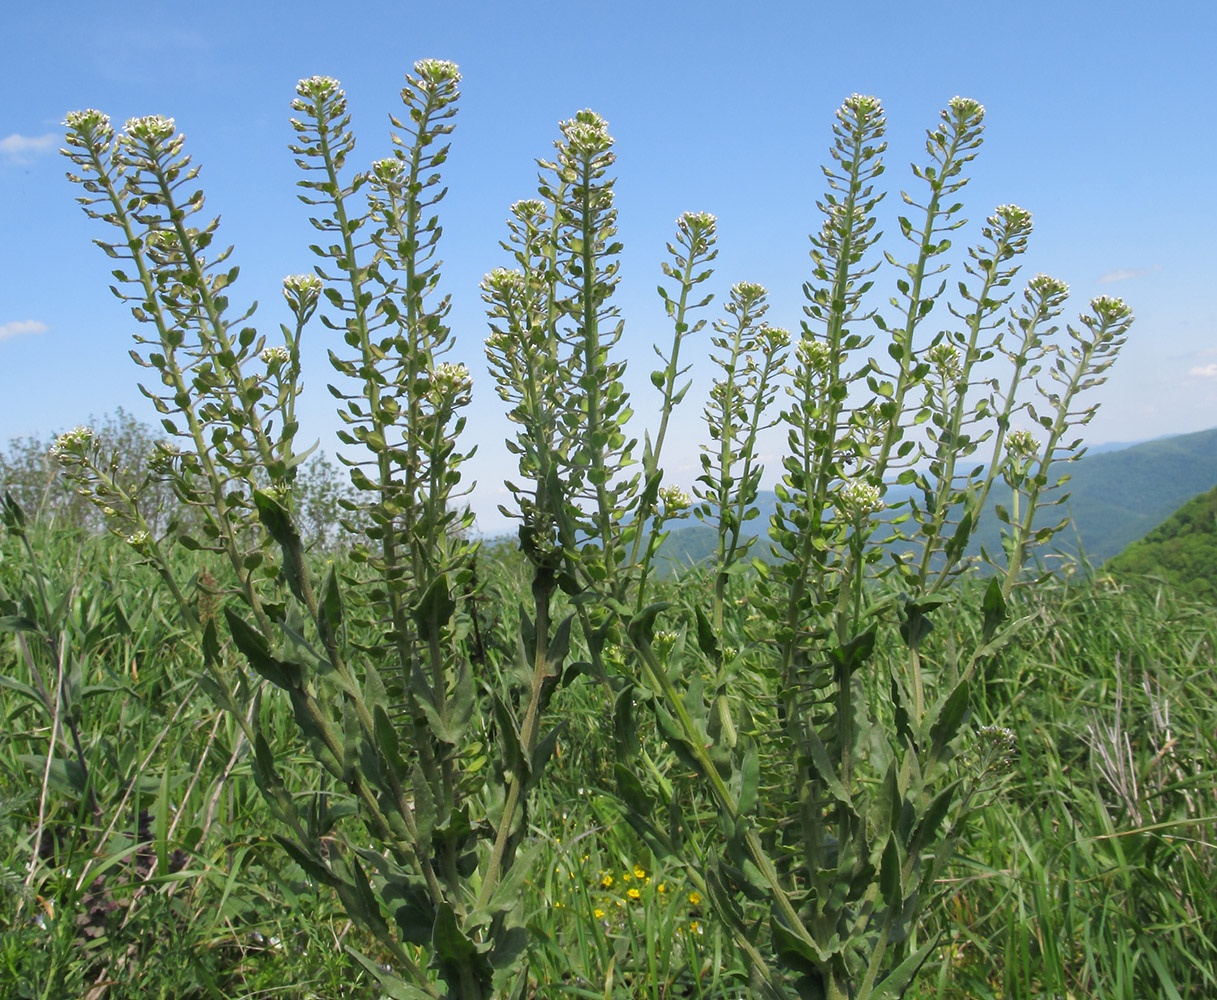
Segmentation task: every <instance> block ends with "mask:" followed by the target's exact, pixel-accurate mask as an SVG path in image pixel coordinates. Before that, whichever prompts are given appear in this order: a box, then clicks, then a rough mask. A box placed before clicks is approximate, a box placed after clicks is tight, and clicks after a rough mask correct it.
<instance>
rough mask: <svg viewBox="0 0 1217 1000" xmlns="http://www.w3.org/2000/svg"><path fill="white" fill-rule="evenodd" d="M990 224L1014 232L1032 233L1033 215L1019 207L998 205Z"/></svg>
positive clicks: (990, 218)
mask: <svg viewBox="0 0 1217 1000" xmlns="http://www.w3.org/2000/svg"><path fill="white" fill-rule="evenodd" d="M989 224H990V225H993V226H1004V227H1005V228H1006V229H1008V230H1011V231H1013V232H1019V233H1029V232H1031V213H1030V212H1028V211H1027V210H1026V209H1025V208H1019V207H1018V206H1017V205H998V206H997V208H995V209H994V210H993V214H992V215H991V216H990V217H989Z"/></svg>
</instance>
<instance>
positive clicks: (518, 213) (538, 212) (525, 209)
mask: <svg viewBox="0 0 1217 1000" xmlns="http://www.w3.org/2000/svg"><path fill="white" fill-rule="evenodd" d="M511 214H512V215H514V216H515V217H516V218H517V219H522V220H523V221H525V222H536V221H538V220H540V219H543V218H545V203H544V202H543V201H541V200H540V199H539V198H521V199H520V200H519V201H515V202H512V204H511Z"/></svg>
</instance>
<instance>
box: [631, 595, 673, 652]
mask: <svg viewBox="0 0 1217 1000" xmlns="http://www.w3.org/2000/svg"><path fill="white" fill-rule="evenodd" d="M671 606H672V605H671V602H669V601H657V602H656V603H654V604H650V605H648V606H647V607H645V608H643V609H642V610H641V611H640V612H638V614H636V615H635V616H634V618H633V619H632V620H631V621H630V624H629V633H630V639H631V640H632V641H633V642H635V643H637V644H638V645H640V646H641V645H646V646H649V645H650V644H651V639H652V637H653V636H654V634H655V619H656V618H657V617H658V616H659V614H660V613H661V612H664V611H667V610H668V608H670V607H671Z"/></svg>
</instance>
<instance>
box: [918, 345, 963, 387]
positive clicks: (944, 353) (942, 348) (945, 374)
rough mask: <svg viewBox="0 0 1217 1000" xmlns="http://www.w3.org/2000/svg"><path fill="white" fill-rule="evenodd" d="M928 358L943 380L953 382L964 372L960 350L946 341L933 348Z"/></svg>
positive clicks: (927, 355)
mask: <svg viewBox="0 0 1217 1000" xmlns="http://www.w3.org/2000/svg"><path fill="white" fill-rule="evenodd" d="M926 357H927V358H928V359H929V362H930V364H932V365H933V366H934V369H935V371H937V372H938V374H939V375H940V376H941V377H942V378H945V379H949V380H953V379H955V378H958V377H959V373H960V372H961V371H962V368H961V367H960V364H959V349H958V348H957V347H955V345H954V344H948V343H947V342H946V341H945V340H944V341H942V342H941V343H938V344H935V345H934V346H933V347H931V348H930V350H929V352H928V353H927V354H926Z"/></svg>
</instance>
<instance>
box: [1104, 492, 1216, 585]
mask: <svg viewBox="0 0 1217 1000" xmlns="http://www.w3.org/2000/svg"><path fill="white" fill-rule="evenodd" d="M1105 568H1106V569H1107V570H1108V571H1109V572H1110V573H1111V575H1112V576H1114V577H1116V578H1117V579H1118V580H1120V581H1122V582H1132V581H1133V580H1135V579H1138V578H1145V577H1159V578H1161V579H1164V580H1166V581H1167V582H1169V583H1170V584H1171V585H1172V586H1173V587H1174V588H1175V589H1176V590H1177V591H1178V592H1179V593H1181V594H1186V595H1187V596H1189V597H1194V598H1199V599H1200V600H1204V601H1215V600H1217V487H1215V488H1213V489H1211V490H1209V491H1208V492H1207V493H1202V494H1201V495H1200V496H1197V497H1193V498H1192V499H1191V500H1189V501H1188V502H1187V503H1185V504H1184V505H1183V506H1182V507H1180V508H1179V509H1178V510H1177V511H1175V513H1173V514H1172V515H1171V516H1170V517H1168V518H1167V519H1166V521H1164V522H1163V523H1162V524H1160V525H1158V527H1156V528H1154V529H1153V530H1152V531H1151V532H1149V534H1147V535H1146V536H1145V537H1144V538H1142V539H1141V540H1140V541H1137V542H1133V544H1132V545H1130V546H1129V547H1128V548H1126V549H1125V550H1124V551H1123V552H1121V553H1120V554H1119V555H1118V556H1116V557H1115V558H1114V559H1112V560H1111V561H1110V562H1108V563H1107V564H1106V567H1105Z"/></svg>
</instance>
